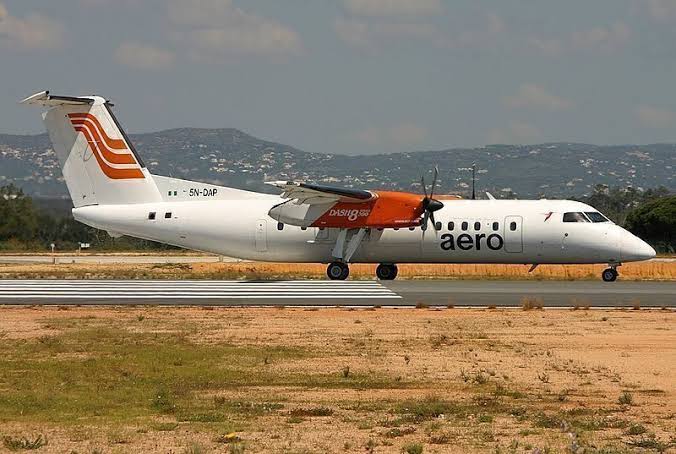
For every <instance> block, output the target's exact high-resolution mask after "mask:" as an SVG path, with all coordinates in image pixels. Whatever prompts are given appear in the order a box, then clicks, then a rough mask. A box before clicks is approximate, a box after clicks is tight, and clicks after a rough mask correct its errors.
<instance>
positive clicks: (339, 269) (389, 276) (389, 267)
mask: <svg viewBox="0 0 676 454" xmlns="http://www.w3.org/2000/svg"><path fill="white" fill-rule="evenodd" d="M398 271H399V270H398V269H397V265H395V264H394V263H381V264H380V265H378V268H376V276H377V277H378V279H380V280H381V281H391V280H393V279H394V278H396V277H397V272H398ZM326 275H327V276H328V277H329V279H331V280H332V281H344V280H345V279H347V277H348V276H349V275H350V267H349V265H348V264H347V263H344V262H331V263H329V266H327V267H326Z"/></svg>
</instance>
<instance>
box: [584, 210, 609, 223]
mask: <svg viewBox="0 0 676 454" xmlns="http://www.w3.org/2000/svg"><path fill="white" fill-rule="evenodd" d="M584 214H586V215H587V217H588V218H589V219H590V220H591V221H592V222H610V219H608V218H607V217H605V216H604V215H602V214H601V213H599V212H598V211H585V213H584Z"/></svg>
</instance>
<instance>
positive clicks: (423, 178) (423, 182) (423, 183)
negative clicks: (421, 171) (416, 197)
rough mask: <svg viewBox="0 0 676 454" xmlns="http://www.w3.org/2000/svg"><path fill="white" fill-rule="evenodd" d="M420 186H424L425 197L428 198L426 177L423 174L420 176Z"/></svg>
mask: <svg viewBox="0 0 676 454" xmlns="http://www.w3.org/2000/svg"><path fill="white" fill-rule="evenodd" d="M420 186H422V190H423V193H424V194H425V198H427V187H425V177H424V176H422V177H420Z"/></svg>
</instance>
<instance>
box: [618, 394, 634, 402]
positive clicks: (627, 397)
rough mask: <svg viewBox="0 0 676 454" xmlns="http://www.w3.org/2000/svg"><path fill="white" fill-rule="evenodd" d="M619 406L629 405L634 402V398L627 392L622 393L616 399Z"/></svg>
mask: <svg viewBox="0 0 676 454" xmlns="http://www.w3.org/2000/svg"><path fill="white" fill-rule="evenodd" d="M617 401H618V402H619V404H620V405H631V404H632V403H633V402H634V396H632V395H631V393H630V392H629V391H624V392H623V393H622V394H620V397H619V398H618V399H617Z"/></svg>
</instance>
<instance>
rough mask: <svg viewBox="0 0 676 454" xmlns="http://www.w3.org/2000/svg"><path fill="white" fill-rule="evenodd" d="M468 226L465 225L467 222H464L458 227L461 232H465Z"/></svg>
mask: <svg viewBox="0 0 676 454" xmlns="http://www.w3.org/2000/svg"><path fill="white" fill-rule="evenodd" d="M468 225H469V224H467V222H466V221H465V222H463V223H462V225H461V226H460V227H462V229H463V230H467V226H468Z"/></svg>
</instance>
